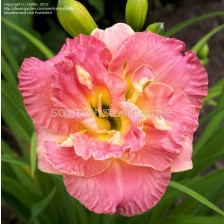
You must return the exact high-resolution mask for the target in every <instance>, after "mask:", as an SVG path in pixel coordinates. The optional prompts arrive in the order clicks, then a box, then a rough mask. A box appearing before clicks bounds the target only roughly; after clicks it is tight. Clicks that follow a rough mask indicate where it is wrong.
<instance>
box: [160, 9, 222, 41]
mask: <svg viewBox="0 0 224 224" xmlns="http://www.w3.org/2000/svg"><path fill="white" fill-rule="evenodd" d="M223 15H224V11H217V12H211V13H208V14H204V15H201V16H198V17H195V18H193V19H188V20H186V21H184V22H182V23H179V24H177V25H176V26H174V27H172V28H170V29H169V30H167V31H166V32H165V34H164V36H166V37H168V36H172V35H173V34H176V33H177V32H179V31H181V30H183V29H184V28H186V27H188V26H190V25H192V24H194V23H196V22H198V21H201V20H204V19H208V18H211V17H215V16H223Z"/></svg>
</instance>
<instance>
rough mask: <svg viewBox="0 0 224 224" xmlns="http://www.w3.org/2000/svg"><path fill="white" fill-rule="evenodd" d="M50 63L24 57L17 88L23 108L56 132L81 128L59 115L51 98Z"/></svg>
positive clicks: (66, 131)
mask: <svg viewBox="0 0 224 224" xmlns="http://www.w3.org/2000/svg"><path fill="white" fill-rule="evenodd" d="M51 72H52V65H51V64H50V63H48V62H43V61H40V60H38V59H37V58H33V57H32V58H28V59H25V60H24V62H23V64H22V66H21V68H20V71H19V74H18V78H19V90H20V92H21V94H22V96H23V102H24V105H25V108H26V110H27V112H28V114H29V115H30V117H31V118H32V119H33V120H34V122H36V123H39V124H41V125H42V126H44V127H45V128H47V129H49V130H51V131H54V132H56V133H61V134H68V133H73V132H76V131H77V130H81V126H80V125H79V124H78V123H77V122H75V121H70V120H68V119H66V118H65V117H64V116H59V115H60V114H59V112H60V109H61V108H60V107H57V106H55V105H54V104H53V102H52V100H51Z"/></svg>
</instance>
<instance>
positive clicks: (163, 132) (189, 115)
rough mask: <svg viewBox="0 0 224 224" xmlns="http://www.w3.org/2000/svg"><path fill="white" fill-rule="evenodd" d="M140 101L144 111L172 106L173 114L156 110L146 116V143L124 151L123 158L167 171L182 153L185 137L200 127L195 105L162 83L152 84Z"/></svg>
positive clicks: (160, 109)
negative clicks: (133, 149)
mask: <svg viewBox="0 0 224 224" xmlns="http://www.w3.org/2000/svg"><path fill="white" fill-rule="evenodd" d="M136 104H137V106H138V107H139V109H141V110H142V111H145V110H147V109H149V110H150V111H154V112H156V110H159V111H162V112H164V111H165V110H166V109H168V110H169V109H170V110H171V113H170V114H168V115H169V116H167V114H166V113H165V114H164V113H162V114H155V113H154V114H153V116H152V117H148V118H146V120H145V121H144V125H143V131H144V132H145V133H146V137H145V139H146V144H145V146H144V147H143V148H142V149H140V150H139V151H136V152H128V153H126V154H124V155H123V156H122V159H124V160H125V161H127V162H128V163H130V164H134V165H142V166H150V167H153V168H155V169H158V170H164V169H166V168H167V167H169V166H170V165H171V163H172V162H173V161H174V160H175V159H177V157H178V155H179V154H180V153H181V151H182V147H183V143H184V141H185V137H186V136H187V135H188V134H190V133H193V132H194V131H195V130H196V128H197V126H198V123H197V115H196V113H195V108H194V106H193V105H192V104H191V103H190V102H189V101H188V99H187V98H186V96H185V94H184V93H183V92H181V91H179V90H176V91H175V90H174V89H172V88H171V87H170V86H167V85H165V84H161V83H154V84H150V85H148V86H147V87H146V88H145V91H144V93H141V94H140V95H139V98H138V101H137V103H136ZM143 115H144V112H143Z"/></svg>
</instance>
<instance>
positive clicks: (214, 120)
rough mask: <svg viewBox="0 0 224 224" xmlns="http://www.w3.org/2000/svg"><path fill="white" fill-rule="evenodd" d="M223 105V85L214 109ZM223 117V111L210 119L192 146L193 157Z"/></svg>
mask: <svg viewBox="0 0 224 224" xmlns="http://www.w3.org/2000/svg"><path fill="white" fill-rule="evenodd" d="M223 106H224V85H223V89H222V93H221V95H220V97H219V100H218V105H217V107H216V109H220V108H222V107H223ZM223 119H224V113H218V114H216V116H214V117H213V118H212V119H211V120H210V122H209V124H208V125H207V127H206V129H205V130H204V132H203V134H202V135H201V137H200V138H199V140H198V141H197V143H196V144H195V146H194V150H193V154H192V157H193V158H194V157H195V156H196V155H197V154H198V153H199V151H200V150H201V149H202V147H203V146H204V144H205V143H206V142H207V140H208V139H209V138H210V137H211V136H212V135H213V134H214V133H215V131H216V129H217V127H218V125H219V124H220V122H221V121H223Z"/></svg>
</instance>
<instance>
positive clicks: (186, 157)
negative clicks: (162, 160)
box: [171, 134, 193, 172]
mask: <svg viewBox="0 0 224 224" xmlns="http://www.w3.org/2000/svg"><path fill="white" fill-rule="evenodd" d="M192 142H193V134H189V135H187V137H186V139H185V141H184V143H183V148H182V152H181V153H180V154H179V156H178V157H177V158H176V159H175V160H174V161H173V162H172V164H171V171H172V172H182V171H186V170H189V169H192V168H193V164H192V160H191V156H192Z"/></svg>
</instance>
